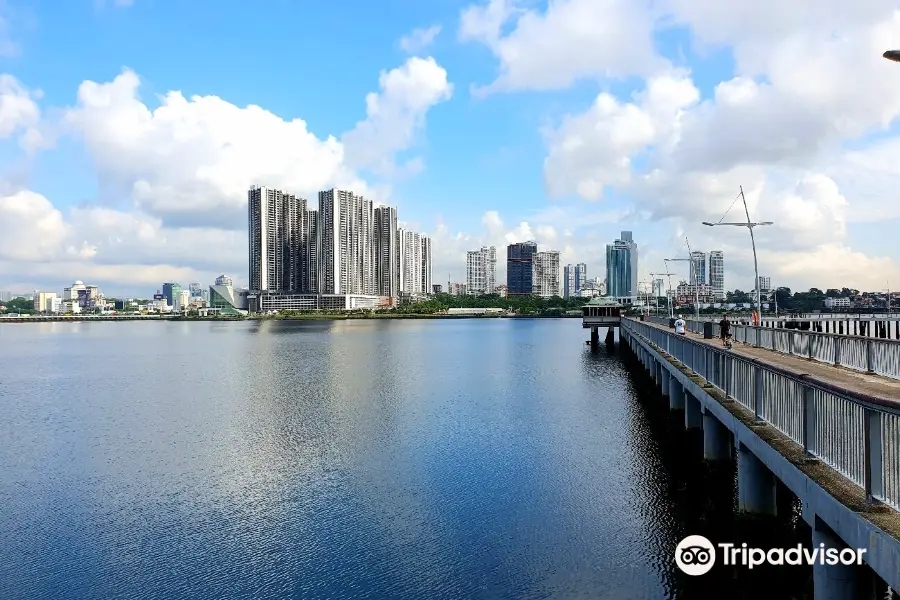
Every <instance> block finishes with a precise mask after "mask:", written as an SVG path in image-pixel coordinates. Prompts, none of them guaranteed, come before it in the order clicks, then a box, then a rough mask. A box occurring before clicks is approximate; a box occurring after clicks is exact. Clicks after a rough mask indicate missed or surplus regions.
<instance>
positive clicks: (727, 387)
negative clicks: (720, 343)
mask: <svg viewBox="0 0 900 600" xmlns="http://www.w3.org/2000/svg"><path fill="white" fill-rule="evenodd" d="M729 360H731V357H730V356H729V355H728V354H727V353H726V354H723V355H722V362H723V363H724V367H725V377H724V379H725V382H724V384H725V387H724V388H723V389H722V391H723V392H725V400H730V399H731V398H732V396H731V379H732V375H731V371H732V369H731V366H732V365H731V364H730V363H729Z"/></svg>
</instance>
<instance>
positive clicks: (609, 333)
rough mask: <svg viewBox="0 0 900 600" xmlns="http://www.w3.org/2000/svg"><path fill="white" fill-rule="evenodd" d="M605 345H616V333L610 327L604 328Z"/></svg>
mask: <svg viewBox="0 0 900 600" xmlns="http://www.w3.org/2000/svg"><path fill="white" fill-rule="evenodd" d="M605 342H606V345H607V346H615V345H616V334H615V332H614V331H613V328H612V327H607V328H606V340H605Z"/></svg>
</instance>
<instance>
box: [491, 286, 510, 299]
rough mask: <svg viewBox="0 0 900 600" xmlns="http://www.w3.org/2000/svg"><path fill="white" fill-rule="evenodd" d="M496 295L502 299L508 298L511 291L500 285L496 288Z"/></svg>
mask: <svg viewBox="0 0 900 600" xmlns="http://www.w3.org/2000/svg"><path fill="white" fill-rule="evenodd" d="M494 293H495V294H497V295H498V296H500V297H501V298H506V297H507V296H508V295H509V290H508V289H507V287H506V286H505V285H498V286H497V287H496V288H494Z"/></svg>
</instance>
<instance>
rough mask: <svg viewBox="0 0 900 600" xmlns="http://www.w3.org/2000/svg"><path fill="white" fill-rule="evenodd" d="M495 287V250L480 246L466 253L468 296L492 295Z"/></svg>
mask: <svg viewBox="0 0 900 600" xmlns="http://www.w3.org/2000/svg"><path fill="white" fill-rule="evenodd" d="M496 286H497V248H496V247H494V246H490V247H488V246H482V247H481V248H480V249H479V250H469V251H468V252H466V291H467V292H468V293H469V294H474V295H483V294H492V293H493V292H494V288H495V287H496Z"/></svg>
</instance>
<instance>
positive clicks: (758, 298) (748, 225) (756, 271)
mask: <svg viewBox="0 0 900 600" xmlns="http://www.w3.org/2000/svg"><path fill="white" fill-rule="evenodd" d="M898 57H900V53H898ZM740 190H741V200H742V201H743V202H744V214H745V215H747V222H746V223H710V222H708V221H703V224H704V225H706V226H708V227H716V226H718V225H732V226H734V227H746V228H747V229H749V230H750V244H751V245H752V246H753V272H754V274H755V275H756V283H755V285H754V287H756V308H757V310H759V312H760V316H762V298H761V295H760V290H759V287H760V286H759V263H758V262H757V260H756V240H755V239H754V237H753V228H754V227H760V226H762V225H772V221H761V222H759V223H754V222H753V221H751V220H750V210H749V209H748V208H747V199H746V198H745V197H744V187H743V186H741V187H740Z"/></svg>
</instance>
